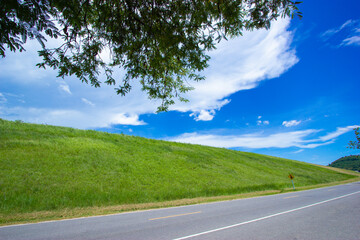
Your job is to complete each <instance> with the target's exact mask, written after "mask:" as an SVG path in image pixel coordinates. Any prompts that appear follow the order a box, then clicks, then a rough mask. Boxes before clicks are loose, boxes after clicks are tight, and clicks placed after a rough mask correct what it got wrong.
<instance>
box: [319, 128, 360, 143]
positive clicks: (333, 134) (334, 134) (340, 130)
mask: <svg viewBox="0 0 360 240" xmlns="http://www.w3.org/2000/svg"><path fill="white" fill-rule="evenodd" d="M357 127H359V126H358V125H354V126H347V127H338V128H337V129H336V131H335V132H331V133H328V134H327V135H325V136H322V137H320V138H319V139H320V140H321V141H329V140H332V139H335V138H337V137H338V136H340V135H343V134H344V133H347V132H350V131H352V130H353V129H354V128H357Z"/></svg>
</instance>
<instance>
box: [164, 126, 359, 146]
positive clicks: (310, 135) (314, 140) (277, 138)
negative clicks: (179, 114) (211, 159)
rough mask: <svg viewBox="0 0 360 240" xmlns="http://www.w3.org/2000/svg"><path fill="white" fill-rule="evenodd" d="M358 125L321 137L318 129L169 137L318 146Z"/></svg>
mask: <svg viewBox="0 0 360 240" xmlns="http://www.w3.org/2000/svg"><path fill="white" fill-rule="evenodd" d="M355 127H356V126H347V127H339V128H337V130H336V131H334V132H331V133H327V134H325V135H323V136H320V137H314V135H315V134H317V133H319V132H321V130H317V129H308V130H302V131H291V132H281V133H273V134H269V135H265V134H263V133H254V134H244V135H217V134H200V133H185V134H182V135H180V136H178V137H174V138H171V139H167V140H170V141H175V142H182V143H192V144H200V145H207V146H213V147H225V148H253V149H260V148H289V147H298V148H302V149H304V148H316V147H319V146H323V145H328V144H331V143H333V142H334V141H335V140H336V138H337V137H338V136H340V135H342V134H345V133H347V132H349V131H351V130H352V129H353V128H355Z"/></svg>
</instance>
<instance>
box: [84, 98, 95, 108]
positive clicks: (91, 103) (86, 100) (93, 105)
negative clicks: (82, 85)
mask: <svg viewBox="0 0 360 240" xmlns="http://www.w3.org/2000/svg"><path fill="white" fill-rule="evenodd" d="M81 101H82V102H83V103H85V104H87V105H89V106H91V107H95V104H94V103H93V102H91V101H90V100H88V99H86V98H81Z"/></svg>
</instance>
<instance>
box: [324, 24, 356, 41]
mask: <svg viewBox="0 0 360 240" xmlns="http://www.w3.org/2000/svg"><path fill="white" fill-rule="evenodd" d="M359 29H360V20H352V19H350V20H347V21H346V22H345V23H343V24H342V25H341V26H340V27H337V28H332V29H329V30H327V31H325V32H324V33H322V34H321V35H320V37H321V38H322V39H323V40H324V41H329V40H330V39H331V38H332V37H333V36H334V35H339V36H341V38H342V39H343V40H342V41H341V43H337V44H336V45H337V46H349V45H355V46H360V36H359V32H360V31H359Z"/></svg>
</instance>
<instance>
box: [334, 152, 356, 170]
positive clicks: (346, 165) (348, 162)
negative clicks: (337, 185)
mask: <svg viewBox="0 0 360 240" xmlns="http://www.w3.org/2000/svg"><path fill="white" fill-rule="evenodd" d="M329 166H330V167H336V168H343V169H348V170H353V171H358V172H360V155H350V156H347V157H342V158H339V159H338V160H336V161H334V162H332V163H330V164H329Z"/></svg>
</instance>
